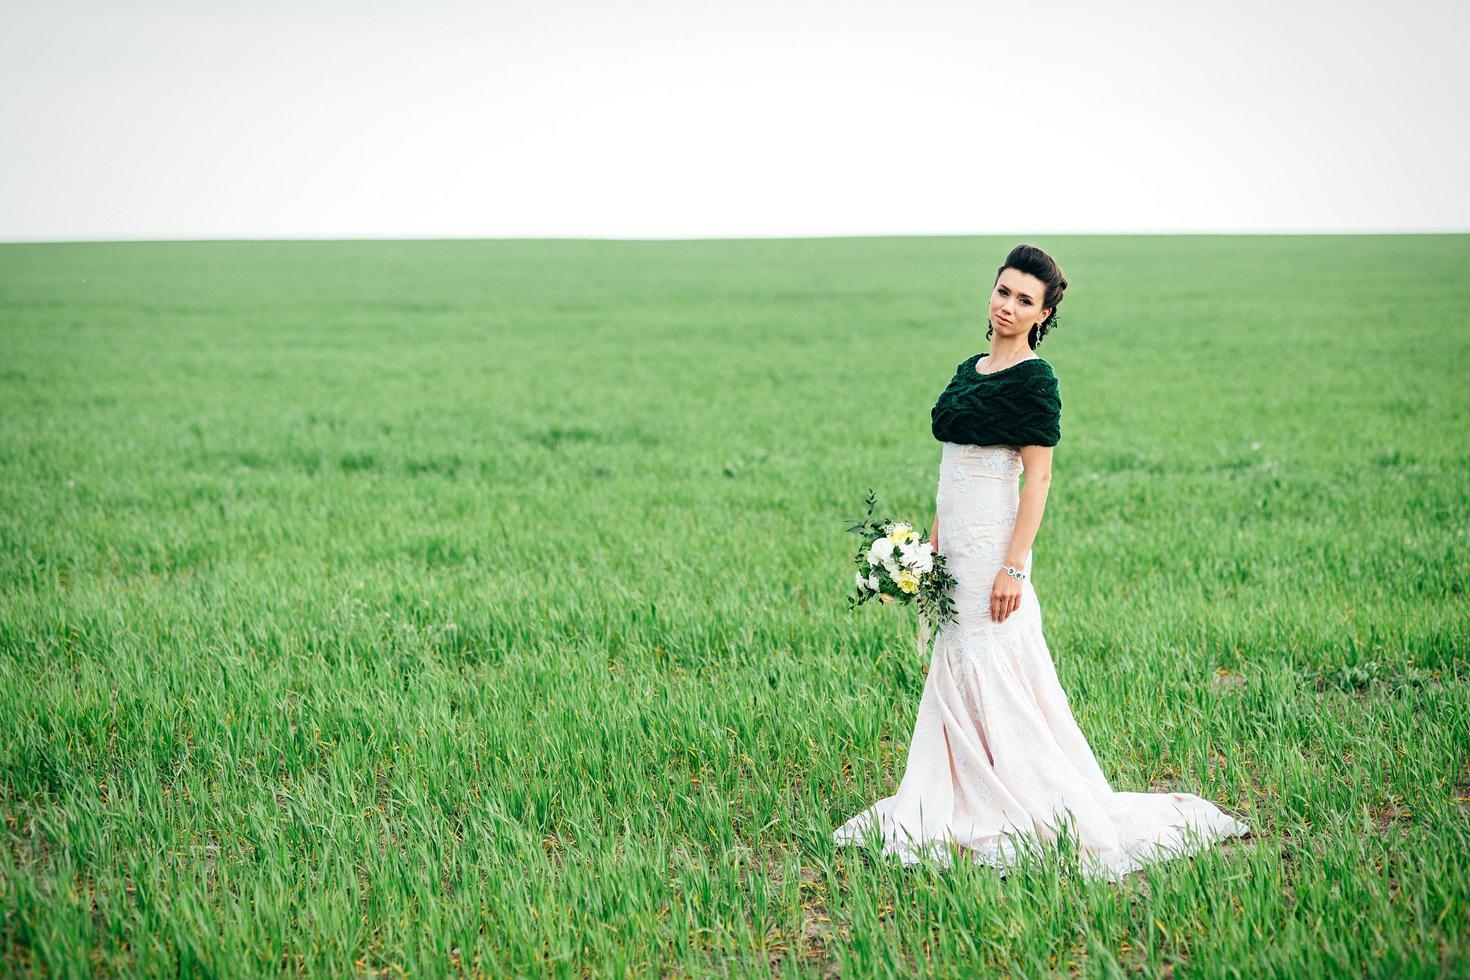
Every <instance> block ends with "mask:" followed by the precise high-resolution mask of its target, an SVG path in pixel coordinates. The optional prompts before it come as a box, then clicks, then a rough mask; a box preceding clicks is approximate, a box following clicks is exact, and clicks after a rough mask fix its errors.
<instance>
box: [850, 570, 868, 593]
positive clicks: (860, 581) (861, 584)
mask: <svg viewBox="0 0 1470 980" xmlns="http://www.w3.org/2000/svg"><path fill="white" fill-rule="evenodd" d="M852 575H853V578H855V579H857V587H858V591H859V592H861V591H862V590H863V589H866V588H867V587H868V580H867V579H865V578H863V573H862V572H853V573H852Z"/></svg>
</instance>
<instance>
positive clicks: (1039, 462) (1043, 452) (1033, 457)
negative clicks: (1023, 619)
mask: <svg viewBox="0 0 1470 980" xmlns="http://www.w3.org/2000/svg"><path fill="white" fill-rule="evenodd" d="M1052 448H1053V447H1051V446H1022V447H1020V450H1021V466H1022V469H1023V471H1024V472H1025V480H1024V481H1023V482H1022V484H1021V500H1020V503H1019V505H1018V506H1017V508H1016V528H1015V530H1014V531H1012V532H1011V543H1010V546H1009V547H1007V548H1006V555H1005V564H1007V565H1009V566H1011V567H1012V568H1017V569H1019V568H1021V567H1023V566H1024V565H1025V563H1026V553H1027V552H1029V551H1030V550H1031V543H1032V542H1033V541H1035V540H1036V532H1037V530H1038V529H1039V528H1040V527H1041V515H1042V514H1043V513H1044V512H1045V511H1046V495H1047V492H1048V491H1049V490H1050V489H1051V451H1052ZM1020 605H1021V582H1020V580H1018V579H1014V578H1011V576H1010V575H1009V574H1007V573H1006V571H1005V569H1001V570H1000V571H999V572H997V573H996V576H995V585H994V587H993V588H992V589H991V590H990V618H991V619H993V620H995V621H996V622H997V623H1000V622H1004V621H1005V618H1006V617H1007V616H1009V615H1010V614H1011V613H1013V612H1015V611H1016V608H1017V607H1018V606H1020Z"/></svg>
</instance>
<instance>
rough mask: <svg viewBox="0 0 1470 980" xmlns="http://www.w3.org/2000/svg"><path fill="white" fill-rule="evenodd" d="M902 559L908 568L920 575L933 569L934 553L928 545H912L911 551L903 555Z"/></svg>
mask: <svg viewBox="0 0 1470 980" xmlns="http://www.w3.org/2000/svg"><path fill="white" fill-rule="evenodd" d="M904 558H905V560H906V562H907V564H908V565H909V567H910V568H912V569H913V570H914V571H916V572H918V573H919V574H920V575H923V574H925V573H926V572H930V571H933V569H934V551H933V549H931V548H930V547H929V545H928V544H916V545H914V546H913V548H912V549H911V550H909V551H907V552H905V553H904Z"/></svg>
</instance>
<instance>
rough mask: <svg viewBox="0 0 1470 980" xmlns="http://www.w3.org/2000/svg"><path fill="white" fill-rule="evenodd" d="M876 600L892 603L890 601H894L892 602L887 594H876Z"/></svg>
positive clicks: (891, 597) (891, 598)
mask: <svg viewBox="0 0 1470 980" xmlns="http://www.w3.org/2000/svg"><path fill="white" fill-rule="evenodd" d="M878 598H879V599H880V600H882V601H883V602H892V601H894V600H893V596H891V595H889V594H888V593H887V592H879V593H878Z"/></svg>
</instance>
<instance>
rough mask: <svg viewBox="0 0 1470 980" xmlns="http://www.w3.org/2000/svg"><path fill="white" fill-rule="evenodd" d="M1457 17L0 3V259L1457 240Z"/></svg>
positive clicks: (925, 0) (645, 0) (1244, 2)
mask: <svg viewBox="0 0 1470 980" xmlns="http://www.w3.org/2000/svg"><path fill="white" fill-rule="evenodd" d="M1467 6H1470V5H1467V4H1465V3H1462V2H1449V0H1442V2H1431V0H1404V2H1399V3H1394V4H1383V5H1377V4H1368V3H1343V2H1314V3H1308V2H1303V0H1277V2H1268V3H1262V2H1258V0H1232V2H1230V3H1208V4H1207V3H1189V2H1183V3H1181V2H1179V0H1159V2H1153V0H1149V2H1144V0H1118V2H1113V3H1100V2H1096V0H1086V2H1071V3H1056V2H1053V3H1035V2H1026V0H1019V2H1012V3H1005V4H1001V3H992V2H984V3H961V2H938V0H905V2H893V3H883V4H878V3H864V2H862V0H840V2H829V0H820V2H801V0H782V2H776V0H739V2H735V0H728V2H723V3H712V2H700V0H677V2H670V0H631V2H625V0H586V2H570V0H518V2H506V0H489V2H482V3H469V2H459V3H450V2H435V0H414V2H403V0H395V2H387V3H385V2H378V0H353V2H343V3H335V2H328V0H291V2H278V0H251V2H248V3H244V2H237V3H230V4H225V3H211V2H210V0H192V2H169V3H161V2H153V0H107V2H91V3H77V2H68V0H0V141H3V145H0V240H5V241H23V240H73V239H140V238H142V239H147V238H302V237H308V238H312V237H328V238H359V237H374V238H377V237H394V238H396V237H405V238H419V237H523V236H538V237H539V236H556V237H611V238H684V237H724V236H766V235H869V234H989V233H996V234H1012V235H1017V234H1021V235H1025V234H1037V233H1049V234H1057V233H1067V232H1075V233H1091V232H1394V231H1470V191H1467V189H1466V186H1465V175H1466V174H1467V173H1470V149H1467V148H1470V138H1467V127H1466V123H1465V116H1466V105H1467V96H1470V83H1467V81H1466V79H1467V77H1470V75H1467V72H1466V70H1465V60H1466V55H1465V53H1464V50H1463V49H1464V46H1465V44H1466V42H1467V39H1470V29H1467V28H1470V15H1467V13H1466V10H1467Z"/></svg>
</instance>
